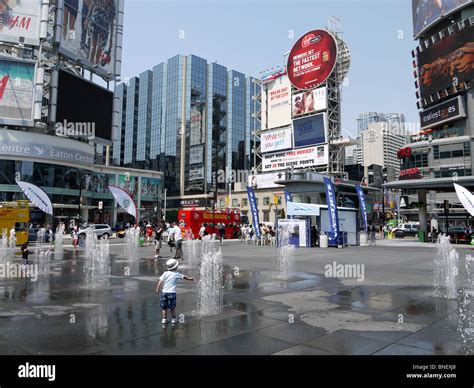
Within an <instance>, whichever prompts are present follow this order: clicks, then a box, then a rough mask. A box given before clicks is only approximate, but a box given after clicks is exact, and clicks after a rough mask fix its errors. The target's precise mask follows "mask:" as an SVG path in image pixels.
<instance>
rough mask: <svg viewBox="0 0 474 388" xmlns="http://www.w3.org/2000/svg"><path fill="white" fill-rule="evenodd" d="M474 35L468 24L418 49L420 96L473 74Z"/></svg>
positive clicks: (466, 78)
mask: <svg viewBox="0 0 474 388" xmlns="http://www.w3.org/2000/svg"><path fill="white" fill-rule="evenodd" d="M473 35H474V27H468V28H466V29H464V30H462V31H460V32H458V33H455V34H452V35H449V36H446V37H445V38H443V39H442V40H440V41H439V42H437V43H435V44H434V45H433V46H431V47H429V48H426V49H424V50H423V51H421V52H420V53H418V70H419V71H418V78H419V83H420V93H421V98H426V99H427V98H428V97H429V95H430V94H433V93H436V92H438V91H441V90H443V89H449V88H451V87H452V86H453V85H455V84H456V86H457V85H460V84H461V83H463V82H465V81H470V80H472V79H473V78H474V41H473V38H472V37H473Z"/></svg>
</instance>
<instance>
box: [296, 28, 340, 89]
mask: <svg viewBox="0 0 474 388" xmlns="http://www.w3.org/2000/svg"><path fill="white" fill-rule="evenodd" d="M336 60H337V43H336V40H335V38H334V36H333V35H332V34H331V33H329V32H328V31H326V30H313V31H310V32H308V33H306V34H305V35H303V36H302V37H301V38H299V39H298V41H297V42H296V43H295V45H294V46H293V48H292V49H291V51H290V55H289V56H288V64H287V72H288V77H289V78H290V81H291V83H292V84H293V86H294V87H295V88H297V89H312V88H315V87H317V86H319V85H321V84H322V83H324V82H325V81H326V80H327V79H328V77H329V76H330V75H331V73H332V72H333V70H334V66H335V65H336Z"/></svg>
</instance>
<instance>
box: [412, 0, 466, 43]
mask: <svg viewBox="0 0 474 388" xmlns="http://www.w3.org/2000/svg"><path fill="white" fill-rule="evenodd" d="M470 2H472V0H442V1H440V0H413V1H412V8H413V12H412V15H413V34H414V36H415V38H416V37H418V35H420V33H421V32H423V31H424V30H426V29H427V28H428V27H430V26H431V25H433V24H434V23H435V22H437V21H438V20H439V19H440V18H441V17H442V16H447V15H449V14H450V13H451V12H453V11H455V10H456V9H458V8H460V7H462V6H464V5H466V4H468V3H470Z"/></svg>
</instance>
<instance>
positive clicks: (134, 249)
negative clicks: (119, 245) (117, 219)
mask: <svg viewBox="0 0 474 388" xmlns="http://www.w3.org/2000/svg"><path fill="white" fill-rule="evenodd" d="M125 238H126V240H127V245H126V246H125V255H126V257H127V259H129V260H136V259H137V258H138V246H139V243H140V229H139V228H134V227H130V228H129V229H128V230H127V234H126V236H125Z"/></svg>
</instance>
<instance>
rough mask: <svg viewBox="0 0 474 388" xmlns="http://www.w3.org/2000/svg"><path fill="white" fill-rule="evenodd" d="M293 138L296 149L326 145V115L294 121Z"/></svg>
mask: <svg viewBox="0 0 474 388" xmlns="http://www.w3.org/2000/svg"><path fill="white" fill-rule="evenodd" d="M293 136H294V142H295V147H307V146H310V145H314V144H321V143H326V142H327V140H326V138H327V136H326V114H325V113H319V114H317V115H313V116H308V117H303V118H301V119H296V120H293Z"/></svg>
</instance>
